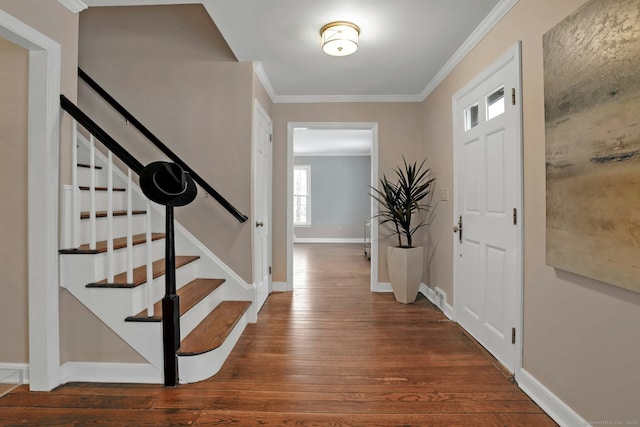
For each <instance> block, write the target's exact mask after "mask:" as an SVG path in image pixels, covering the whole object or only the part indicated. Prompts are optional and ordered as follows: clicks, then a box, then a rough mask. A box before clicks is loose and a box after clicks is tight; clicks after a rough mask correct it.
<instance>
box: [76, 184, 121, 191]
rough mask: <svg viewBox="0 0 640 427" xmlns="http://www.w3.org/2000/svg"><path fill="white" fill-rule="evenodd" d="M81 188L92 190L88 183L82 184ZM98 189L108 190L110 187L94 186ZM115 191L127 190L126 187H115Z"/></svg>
mask: <svg viewBox="0 0 640 427" xmlns="http://www.w3.org/2000/svg"><path fill="white" fill-rule="evenodd" d="M78 188H79V189H80V190H82V191H89V190H91V187H89V186H87V185H81V186H79V187H78ZM94 188H95V190H96V191H107V190H108V188H107V187H94ZM113 191H127V189H126V188H122V187H114V188H113Z"/></svg>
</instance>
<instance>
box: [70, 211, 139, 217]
mask: <svg viewBox="0 0 640 427" xmlns="http://www.w3.org/2000/svg"><path fill="white" fill-rule="evenodd" d="M131 213H132V214H133V215H144V214H146V213H147V211H140V210H134V211H131ZM90 215H91V213H90V212H80V219H89V216H90ZM126 215H127V211H113V216H126ZM106 216H107V211H97V212H96V218H105V217H106Z"/></svg>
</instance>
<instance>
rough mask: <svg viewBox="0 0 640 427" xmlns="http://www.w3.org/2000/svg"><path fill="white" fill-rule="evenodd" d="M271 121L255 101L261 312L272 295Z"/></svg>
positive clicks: (255, 241)
mask: <svg viewBox="0 0 640 427" xmlns="http://www.w3.org/2000/svg"><path fill="white" fill-rule="evenodd" d="M271 128H272V124H271V119H270V118H269V116H268V115H267V113H266V112H265V111H264V110H263V109H262V107H261V106H260V104H258V102H257V101H256V103H255V111H254V124H253V168H254V171H253V178H254V181H253V189H254V190H253V207H254V210H253V212H254V223H253V227H254V233H253V278H254V284H255V286H256V305H257V310H260V308H261V307H262V305H263V304H264V302H265V301H266V300H267V297H268V296H269V293H270V292H271V231H270V230H271V152H272V150H271Z"/></svg>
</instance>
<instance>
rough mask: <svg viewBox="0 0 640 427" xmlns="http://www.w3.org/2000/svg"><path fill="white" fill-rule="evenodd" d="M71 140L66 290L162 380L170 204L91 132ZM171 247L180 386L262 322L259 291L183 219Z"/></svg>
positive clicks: (63, 254)
mask: <svg viewBox="0 0 640 427" xmlns="http://www.w3.org/2000/svg"><path fill="white" fill-rule="evenodd" d="M74 126H76V125H75V123H74ZM74 138H75V140H76V144H75V145H76V149H77V152H76V151H74V163H75V165H76V166H75V169H76V170H75V171H74V174H73V175H74V184H73V185H71V186H66V187H65V188H64V190H63V212H62V216H63V218H64V224H63V230H62V235H63V236H62V241H63V242H64V243H63V245H64V249H62V250H60V272H61V280H60V283H61V286H62V287H64V288H66V289H67V290H68V291H69V292H70V293H71V294H72V295H73V296H74V297H75V298H77V299H78V300H79V301H80V302H81V303H82V304H84V305H85V306H86V307H87V308H88V309H89V310H91V311H92V312H93V313H94V314H95V315H96V316H97V317H98V318H99V319H100V320H101V321H102V322H104V323H105V324H106V325H107V326H108V327H109V328H110V329H112V330H113V331H114V332H115V333H116V334H118V335H119V336H120V337H121V338H122V339H123V340H124V341H126V342H127V343H128V344H129V345H130V346H131V347H132V348H133V349H135V350H136V351H137V352H138V353H139V354H140V355H141V356H142V357H143V358H144V359H146V360H147V361H148V363H149V365H150V367H152V371H153V372H157V375H155V374H154V375H152V377H153V380H152V382H158V383H162V381H163V337H162V323H161V321H162V307H161V299H162V297H163V296H164V290H165V286H164V275H165V271H164V270H165V260H164V253H165V252H164V250H165V235H164V227H165V222H164V221H165V218H164V207H162V206H160V205H156V204H154V203H152V202H150V201H149V200H148V199H147V198H146V197H145V196H144V195H143V193H142V191H141V190H140V188H139V187H138V186H137V185H135V184H134V183H133V180H132V178H131V170H129V171H128V172H127V173H124V172H122V171H121V170H119V169H117V168H116V167H115V166H114V163H113V159H112V156H111V155H110V154H108V155H104V154H103V153H101V152H100V151H99V150H97V149H96V148H94V144H95V142H94V141H93V137H85V136H84V135H83V134H82V133H81V132H74ZM76 153H77V154H76ZM110 190H111V191H110ZM175 252H176V260H175V263H176V287H177V288H178V295H179V297H180V310H179V311H180V313H179V314H180V348H179V350H178V353H177V356H178V372H179V382H180V383H192V382H196V381H201V380H204V379H206V378H209V377H211V376H212V375H214V374H215V373H217V372H218V370H219V369H220V368H221V367H222V364H223V363H224V361H225V359H226V358H227V356H228V355H229V353H230V352H231V350H232V349H233V347H234V345H235V343H236V342H237V340H238V338H239V337H240V335H241V334H242V332H243V330H244V328H245V326H246V325H247V323H248V322H255V321H256V318H257V313H256V312H255V308H254V307H255V304H254V303H253V302H254V301H255V290H254V289H253V288H252V287H250V286H249V285H247V284H246V283H244V281H243V280H242V279H241V278H239V277H238V276H237V275H236V274H235V273H233V271H231V270H230V269H229V268H228V267H227V266H225V265H224V264H223V263H222V262H221V261H220V260H219V259H218V258H217V257H216V256H215V255H213V254H212V253H211V252H210V251H209V250H208V249H207V248H206V247H205V246H204V245H202V244H201V243H200V242H199V241H198V240H197V239H196V238H195V237H194V236H193V235H191V234H190V233H189V232H188V231H187V230H186V229H185V228H184V227H182V226H180V224H175ZM133 381H136V380H135V379H133Z"/></svg>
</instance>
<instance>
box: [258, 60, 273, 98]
mask: <svg viewBox="0 0 640 427" xmlns="http://www.w3.org/2000/svg"><path fill="white" fill-rule="evenodd" d="M253 72H254V73H256V76H258V80H260V83H262V87H264V90H265V91H266V92H267V95H269V98H271V102H276V101H275V99H276V98H277V97H278V95H276V91H275V90H273V85H272V84H271V81H269V77H267V73H265V72H264V68H263V67H262V63H261V62H260V61H253Z"/></svg>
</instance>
